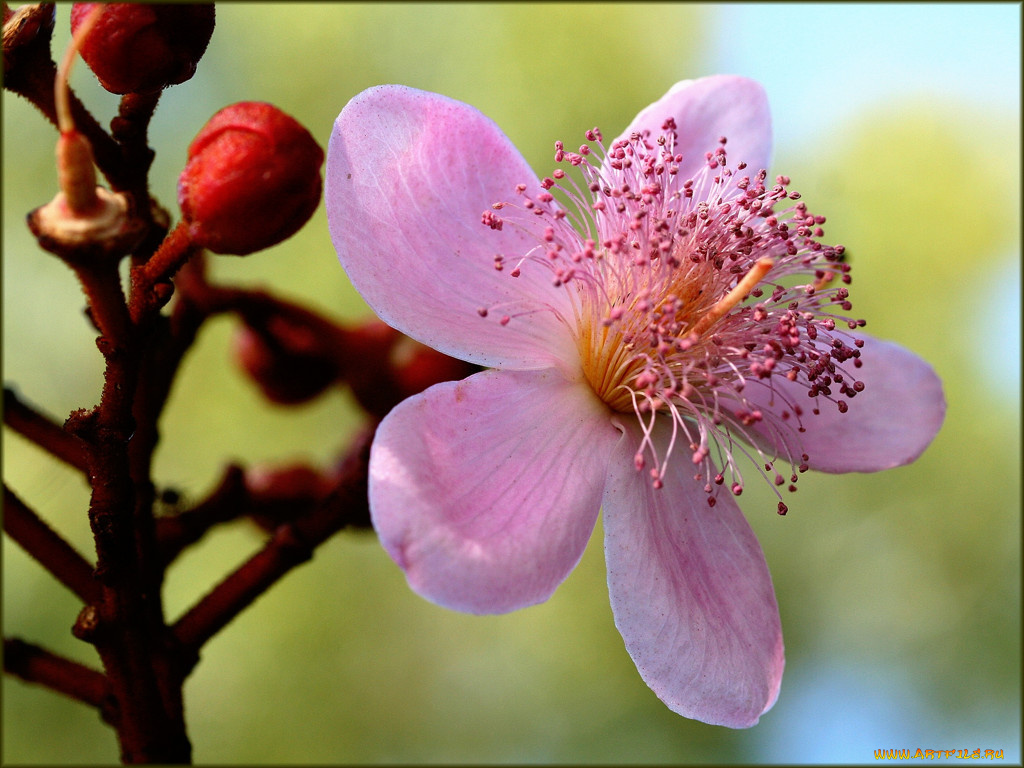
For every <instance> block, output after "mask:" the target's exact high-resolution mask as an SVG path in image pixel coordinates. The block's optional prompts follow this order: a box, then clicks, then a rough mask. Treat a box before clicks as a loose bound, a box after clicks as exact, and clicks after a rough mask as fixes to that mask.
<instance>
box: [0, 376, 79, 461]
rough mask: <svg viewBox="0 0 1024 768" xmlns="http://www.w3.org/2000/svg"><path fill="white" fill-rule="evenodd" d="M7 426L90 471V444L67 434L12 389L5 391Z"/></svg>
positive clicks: (64, 459)
mask: <svg viewBox="0 0 1024 768" xmlns="http://www.w3.org/2000/svg"><path fill="white" fill-rule="evenodd" d="M4 423H5V424H6V425H7V426H9V427H10V428H11V429H13V430H14V431H15V432H17V433H18V434H20V435H23V436H24V437H26V438H28V439H29V440H31V441H32V442H33V443H35V444H36V445H38V446H39V447H40V448H42V449H43V450H45V451H47V452H48V453H50V454H52V455H53V456H55V457H56V458H58V459H60V460H61V461H63V462H65V463H66V464H70V465H71V466H72V467H74V468H75V469H77V470H79V471H81V472H85V471H86V470H87V469H88V467H89V446H88V445H87V444H86V442H85V441H84V440H82V439H81V438H79V437H77V436H75V435H72V434H69V433H68V432H65V431H64V430H63V429H62V428H61V427H60V425H58V424H57V423H56V422H53V421H51V420H50V419H49V418H48V417H46V416H44V415H43V414H41V413H39V412H38V411H36V410H35V409H34V408H32V407H31V406H30V405H28V404H27V403H26V402H25V401H24V400H22V399H21V398H20V397H18V395H17V393H16V392H15V391H14V390H13V389H10V388H8V387H4Z"/></svg>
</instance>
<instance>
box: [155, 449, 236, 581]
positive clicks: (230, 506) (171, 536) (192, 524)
mask: <svg viewBox="0 0 1024 768" xmlns="http://www.w3.org/2000/svg"><path fill="white" fill-rule="evenodd" d="M247 501H248V493H247V492H246V489H245V474H244V472H243V471H242V468H241V467H239V466H238V465H236V464H232V465H230V466H228V467H227V468H226V469H225V470H224V476H223V478H222V479H221V481H220V484H219V485H218V486H217V488H216V489H215V490H214V491H213V492H212V493H211V494H210V495H209V496H208V497H207V498H206V499H205V500H203V501H202V502H201V503H199V504H198V505H196V506H195V507H194V508H192V509H190V510H187V511H185V512H182V513H181V514H179V515H174V516H172V517H161V518H158V519H157V521H156V533H157V545H158V549H159V551H160V560H161V561H162V562H163V564H164V565H165V566H166V565H168V564H170V563H171V562H173V561H174V559H175V558H176V557H177V556H178V555H180V554H181V552H182V551H183V550H184V549H185V548H186V547H188V546H190V545H192V544H195V543H196V542H197V541H199V540H200V539H201V538H202V537H203V535H204V534H205V533H206V532H207V531H209V530H210V528H212V527H213V526H215V525H217V524H219V523H226V522H228V521H229V520H234V519H236V518H238V517H241V516H242V515H244V514H245V513H246V508H247Z"/></svg>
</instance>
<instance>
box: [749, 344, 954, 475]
mask: <svg viewBox="0 0 1024 768" xmlns="http://www.w3.org/2000/svg"><path fill="white" fill-rule="evenodd" d="M861 338H863V339H864V347H863V349H862V350H861V359H862V360H863V361H864V363H863V366H862V367H861V368H854V367H853V366H852V365H851V364H849V363H845V364H844V368H846V369H847V370H848V371H849V372H850V373H851V374H852V375H853V376H854V377H855V378H856V379H858V380H861V381H863V382H864V384H865V388H864V391H863V392H860V393H858V394H857V395H856V396H855V397H854V398H852V399H851V400H849V401H848V402H849V410H848V411H847V412H846V413H840V412H839V410H838V409H837V407H836V405H835V403H832V402H829V401H828V400H826V399H824V398H822V397H819V398H818V401H817V402H818V409H819V411H820V413H818V414H814V413H812V412H811V408H812V407H813V405H814V402H815V401H813V400H811V399H810V398H808V396H807V388H806V386H800V385H799V384H798V383H791V382H790V381H788V380H787V379H786V378H785V377H783V376H773V377H772V378H771V382H772V386H773V387H774V388H775V389H776V390H777V392H776V394H775V396H774V397H773V396H772V394H771V392H770V391H769V390H768V389H767V388H764V387H760V386H755V385H750V386H748V387H747V388H746V390H744V393H743V394H744V395H745V396H747V398H748V399H749V400H751V401H752V402H753V403H754V404H757V405H760V407H761V409H762V410H772V411H776V412H779V411H782V410H787V409H788V408H789V406H788V405H787V404H786V401H789V402H790V403H793V402H795V403H796V404H798V405H800V406H801V407H802V408H803V409H804V415H803V416H802V417H801V423H802V425H803V427H804V429H805V430H806V431H804V432H802V433H801V432H798V431H797V424H796V423H795V420H794V419H792V418H790V419H788V420H787V421H786V422H784V424H785V426H784V427H782V428H778V426H776V428H771V426H770V425H771V423H773V422H774V423H775V424H776V425H778V419H774V420H766V421H763V422H761V425H760V426H759V427H758V429H757V432H756V439H757V442H758V443H760V444H762V445H763V446H765V447H767V448H768V449H769V450H771V451H778V452H780V453H781V454H782V455H786V451H785V449H786V447H789V449H790V450H791V451H792V452H793V455H794V456H796V457H799V456H800V454H801V453H806V454H807V456H808V457H809V461H808V462H807V464H808V466H809V467H810V468H811V469H817V470H820V471H822V472H877V471H879V470H883V469H891V468H893V467H899V466H902V465H904V464H909V463H910V462H912V461H914V460H915V459H917V457H918V456H920V455H921V454H922V453H923V452H924V450H925V448H927V447H928V445H929V444H930V443H931V441H932V439H933V438H934V437H935V435H936V434H937V433H938V431H939V428H940V427H941V426H942V421H943V419H944V418H945V414H946V400H945V397H944V396H943V393H942V382H941V380H940V379H939V377H938V376H937V375H936V373H935V371H934V370H933V369H932V367H931V366H930V365H928V363H926V362H925V361H924V360H922V359H921V358H919V357H918V356H917V355H915V354H913V353H912V352H909V351H907V350H906V349H903V347H900V346H899V345H897V344H893V343H892V342H888V341H880V340H878V339H873V338H871V337H868V336H862V337H861ZM833 389H835V387H833ZM780 394H781V395H782V396H781V397H780ZM844 399H845V398H844Z"/></svg>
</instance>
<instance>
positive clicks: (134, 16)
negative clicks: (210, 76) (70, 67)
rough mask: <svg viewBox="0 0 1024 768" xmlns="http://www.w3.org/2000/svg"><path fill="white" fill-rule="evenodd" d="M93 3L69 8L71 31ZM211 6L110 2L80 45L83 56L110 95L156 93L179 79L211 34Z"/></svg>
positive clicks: (192, 65)
mask: <svg viewBox="0 0 1024 768" xmlns="http://www.w3.org/2000/svg"><path fill="white" fill-rule="evenodd" d="M95 5H96V3H75V4H74V6H73V7H72V8H71V31H72V33H73V32H74V31H75V30H76V29H77V28H78V26H79V25H80V24H81V23H82V22H83V21H84V20H85V18H86V17H87V16H88V15H89V11H90V10H92V8H93V7H94V6H95ZM213 25H214V11H213V5H212V4H202V5H193V4H190V3H182V4H175V5H148V4H143V3H111V4H110V5H106V6H105V7H104V9H103V12H102V13H101V14H100V17H99V19H98V20H97V21H96V25H95V26H94V27H93V29H92V31H91V32H90V33H89V35H88V37H87V38H86V40H85V41H84V42H83V43H82V47H81V51H80V53H81V54H82V58H83V59H84V60H85V63H86V64H88V65H89V68H90V69H92V71H93V72H94V73H95V74H96V77H97V79H99V81H100V85H102V86H103V87H104V88H106V89H107V90H108V91H110V92H111V93H139V92H148V91H156V90H159V89H161V88H166V87H167V86H168V85H175V84H176V83H183V82H185V81H186V80H188V79H189V78H191V77H192V75H194V74H195V72H196V65H197V64H198V63H199V59H200V58H202V56H203V53H204V52H205V51H206V46H207V45H208V44H209V42H210V37H211V36H212V35H213Z"/></svg>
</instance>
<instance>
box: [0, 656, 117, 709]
mask: <svg viewBox="0 0 1024 768" xmlns="http://www.w3.org/2000/svg"><path fill="white" fill-rule="evenodd" d="M4 671H5V672H8V673H9V674H12V675H16V676H17V677H20V678H21V679H22V680H25V681H26V682H29V683H37V684H39V685H45V686H47V687H49V688H52V689H54V690H55V691H59V692H61V693H63V694H64V695H65V696H70V697H71V698H73V699H76V700H78V701H81V702H83V703H84V704H89V705H90V706H93V707H96V708H97V709H99V710H100V714H101V715H102V716H103V719H104V720H106V721H107V722H108V723H110V724H112V725H116V724H117V721H118V715H117V700H116V699H115V698H114V697H113V696H112V695H111V693H110V686H109V685H108V684H107V679H106V677H104V675H103V673H102V672H97V671H96V670H95V669H91V668H89V667H87V666H85V665H84V664H79V663H78V662H77V661H71V660H70V659H65V658H64V657H63V656H58V655H57V654H55V653H52V652H50V651H47V650H46V649H44V648H40V647H39V646H37V645H33V644H32V643H26V642H25V641H24V640H19V639H18V638H11V639H7V638H5V639H4Z"/></svg>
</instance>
